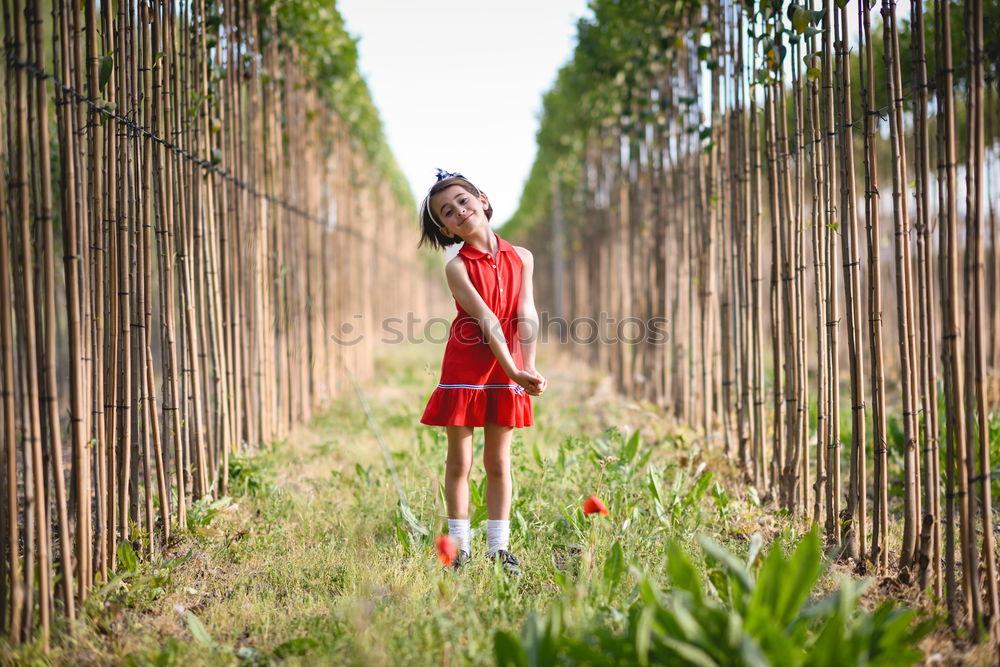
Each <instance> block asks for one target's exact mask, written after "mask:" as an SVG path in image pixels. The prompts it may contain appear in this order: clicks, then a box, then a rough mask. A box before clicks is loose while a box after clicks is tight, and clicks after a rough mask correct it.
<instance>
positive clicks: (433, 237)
mask: <svg viewBox="0 0 1000 667" xmlns="http://www.w3.org/2000/svg"><path fill="white" fill-rule="evenodd" d="M452 185H459V186H461V187H462V189H463V190H465V191H466V192H468V193H469V194H470V195H473V196H475V197H478V196H479V195H481V194H483V193H482V191H481V190H480V189H479V188H477V187H476V186H475V185H473V184H472V182H471V181H469V179H467V178H465V177H464V176H451V177H449V178H442V179H441V180H440V181H438V182H437V183H435V184H434V185H432V186H431V189H430V192H428V193H427V196H426V197H424V200H423V201H422V202H421V203H420V243H418V244H417V247H418V248H419V247H420V246H422V245H423V244H425V243H429V244H430V245H431V247H432V248H444V247H446V246H450V245H454V244H456V243H461V242H462V239H461V238H459V237H457V236H445V235H444V234H443V233H441V226H440V225H439V224H438V221H437V218H436V217H434V215H433V213H432V212H431V210H430V207H431V197H433V196H434V195H436V194H437V193H439V192H441V191H442V190H445V189H447V188H449V187H451V186H452ZM492 218H493V205H492V204H489V203H487V205H486V219H487V220H491V219H492Z"/></svg>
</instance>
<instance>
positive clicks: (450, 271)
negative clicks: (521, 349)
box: [444, 257, 537, 394]
mask: <svg viewBox="0 0 1000 667" xmlns="http://www.w3.org/2000/svg"><path fill="white" fill-rule="evenodd" d="M444 273H445V276H447V278H448V287H449V288H450V289H451V293H452V295H454V297H455V300H456V301H458V305H460V306H461V307H462V309H463V310H464V311H465V312H467V313H468V314H469V316H470V317H472V318H474V319H475V320H476V321H477V322H479V327H480V328H481V329H482V330H483V336H484V337H485V339H486V342H487V344H489V346H490V350H491V351H492V352H493V356H495V357H496V358H497V361H499V362H500V367H501V368H502V369H503V372H504V373H506V374H507V377H509V378H510V379H511V380H513V381H514V382H516V383H517V384H519V385H521V386H522V387H524V388H525V389H526V390H528V392H529V393H532V394H533V393H534V392H535V391H536V390H537V384H536V382H535V375H534V374H532V373H528V372H526V371H523V370H521V369H520V368H518V367H517V366H516V365H515V364H514V357H512V356H511V354H510V350H509V349H508V348H507V339H506V338H505V337H504V335H503V328H502V327H501V326H500V319H499V318H498V317H497V316H496V314H494V313H493V311H492V310H490V308H489V306H487V305H486V302H485V301H483V297H482V296H480V295H479V292H477V291H476V288H475V286H473V284H472V281H471V280H469V272H468V270H467V269H466V268H465V262H463V261H462V260H461V258H459V257H456V258H455V259H452V260H451V261H449V262H448V264H446V265H445V269H444Z"/></svg>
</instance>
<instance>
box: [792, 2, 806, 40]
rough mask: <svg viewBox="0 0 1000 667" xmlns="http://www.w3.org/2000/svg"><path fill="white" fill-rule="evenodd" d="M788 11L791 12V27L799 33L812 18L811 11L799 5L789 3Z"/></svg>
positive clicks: (803, 30)
mask: <svg viewBox="0 0 1000 667" xmlns="http://www.w3.org/2000/svg"><path fill="white" fill-rule="evenodd" d="M788 12H789V14H791V18H792V27H793V28H794V29H795V32H797V33H799V34H800V35H801V34H802V33H804V32H805V31H806V28H807V27H808V26H809V21H810V20H811V19H812V14H811V12H810V11H809V10H808V9H806V8H805V7H802V6H800V5H789V7H788Z"/></svg>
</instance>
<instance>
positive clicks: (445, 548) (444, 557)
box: [434, 535, 458, 565]
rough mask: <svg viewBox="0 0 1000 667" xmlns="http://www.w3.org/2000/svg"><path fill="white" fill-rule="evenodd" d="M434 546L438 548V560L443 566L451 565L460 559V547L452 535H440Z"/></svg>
mask: <svg viewBox="0 0 1000 667" xmlns="http://www.w3.org/2000/svg"><path fill="white" fill-rule="evenodd" d="M434 546H435V547H437V554H438V560H440V561H441V563H442V565H451V563H452V561H454V560H455V559H456V558H458V546H457V545H456V544H455V539H454V538H452V537H451V536H450V535H438V537H437V539H436V540H434Z"/></svg>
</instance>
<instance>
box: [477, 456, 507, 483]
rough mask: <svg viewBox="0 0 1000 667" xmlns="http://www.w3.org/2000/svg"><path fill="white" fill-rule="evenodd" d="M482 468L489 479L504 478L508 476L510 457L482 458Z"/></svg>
mask: <svg viewBox="0 0 1000 667" xmlns="http://www.w3.org/2000/svg"><path fill="white" fill-rule="evenodd" d="M483 467H484V468H485V469H486V477H488V478H490V479H499V478H502V477H506V476H508V475H510V456H484V457H483Z"/></svg>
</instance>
